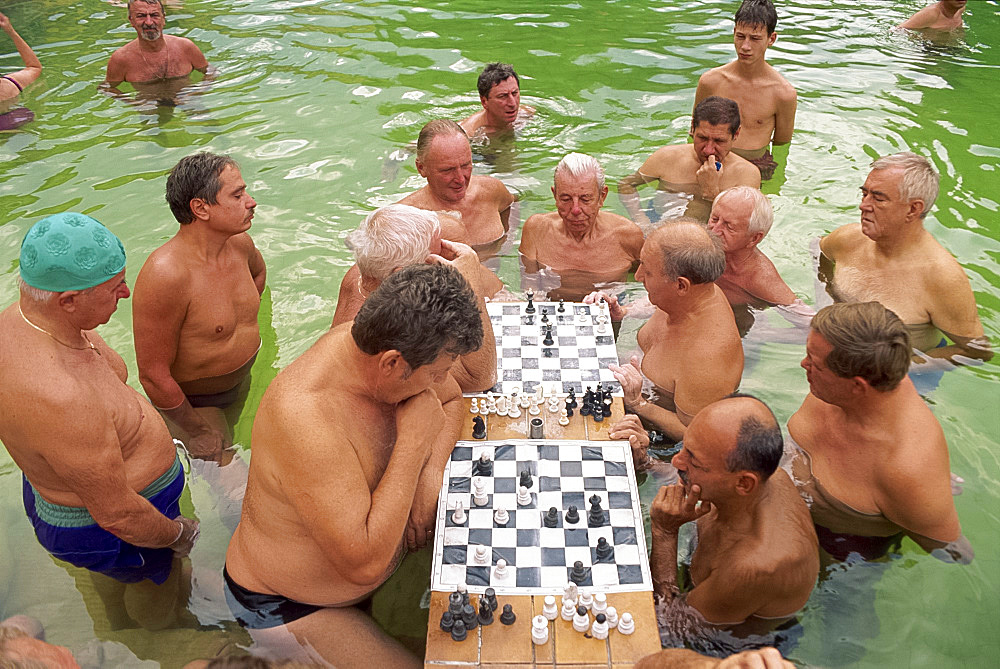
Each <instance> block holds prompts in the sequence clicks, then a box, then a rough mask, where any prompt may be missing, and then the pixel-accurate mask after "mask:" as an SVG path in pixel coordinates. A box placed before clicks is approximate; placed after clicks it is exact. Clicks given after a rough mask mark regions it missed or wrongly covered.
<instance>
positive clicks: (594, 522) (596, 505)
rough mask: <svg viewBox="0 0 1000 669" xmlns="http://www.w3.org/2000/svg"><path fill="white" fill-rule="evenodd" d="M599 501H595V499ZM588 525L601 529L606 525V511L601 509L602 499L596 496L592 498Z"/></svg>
mask: <svg viewBox="0 0 1000 669" xmlns="http://www.w3.org/2000/svg"><path fill="white" fill-rule="evenodd" d="M595 497H596V498H597V499H594V498H595ZM587 524H588V525H590V526H591V527H594V526H597V527H600V526H601V525H603V524H604V509H602V508H601V498H600V497H597V495H594V497H591V498H590V514H589V515H588V516H587Z"/></svg>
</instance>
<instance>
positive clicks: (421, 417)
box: [396, 388, 445, 467]
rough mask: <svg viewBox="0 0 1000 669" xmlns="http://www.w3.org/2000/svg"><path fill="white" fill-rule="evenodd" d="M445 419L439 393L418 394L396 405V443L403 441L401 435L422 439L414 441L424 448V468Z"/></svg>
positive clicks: (426, 391) (429, 390)
mask: <svg viewBox="0 0 1000 669" xmlns="http://www.w3.org/2000/svg"><path fill="white" fill-rule="evenodd" d="M444 419H445V416H444V410H443V409H442V408H441V400H439V399H438V396H437V393H435V392H434V391H433V390H432V389H430V388H428V389H427V390H425V391H423V392H421V393H417V394H416V395H414V396H413V397H410V398H408V399H406V400H404V401H402V402H400V403H399V404H397V405H396V435H397V436H396V443H397V444H398V443H399V442H400V441H401V440H400V438H399V436H400V435H406V436H407V437H413V436H419V437H422V438H420V439H414V443H419V444H421V445H422V447H423V448H424V453H423V457H422V458H421V460H420V466H421V467H422V466H423V465H424V463H425V462H427V458H428V457H429V456H430V454H431V448H430V445H431V444H432V443H434V439H435V437H437V433H438V432H440V431H441V426H442V425H444ZM407 441H409V439H407Z"/></svg>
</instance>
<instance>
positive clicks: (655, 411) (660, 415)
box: [608, 355, 693, 443]
mask: <svg viewBox="0 0 1000 669" xmlns="http://www.w3.org/2000/svg"><path fill="white" fill-rule="evenodd" d="M608 368H609V369H610V370H611V373H612V374H614V375H615V379H617V381H618V383H620V384H621V386H622V392H623V393H624V398H623V399H624V401H625V408H626V409H628V410H629V411H630V412H632V413H634V414H636V415H637V416H639V417H640V418H642V419H644V420H645V421H647V422H648V423H652V424H653V425H655V426H656V427H657V428H658V429H659V430H661V431H662V432H663V433H664V434H666V435H667V437H669V438H670V439H671V440H673V442H674V443H677V442H678V441H680V440H681V439H683V438H684V430H686V429H687V425H688V423H690V422H691V419H692V418H693V415H692V416H685V415H684V414H683V413H681V412H677V413H674V412H672V411H668V410H666V409H664V408H663V407H661V406H657V405H655V404H653V403H652V402H647V401H646V399H645V398H643V396H642V371H641V370H640V369H639V358H638V357H637V356H634V355H633V356H632V359H631V360H630V361H629V364H627V365H609V366H608ZM682 417H683V418H685V419H686V420H682Z"/></svg>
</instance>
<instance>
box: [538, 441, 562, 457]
mask: <svg viewBox="0 0 1000 669" xmlns="http://www.w3.org/2000/svg"><path fill="white" fill-rule="evenodd" d="M538 459H539V460H558V459H559V447H558V446H555V445H553V444H542V445H541V446H539V447H538Z"/></svg>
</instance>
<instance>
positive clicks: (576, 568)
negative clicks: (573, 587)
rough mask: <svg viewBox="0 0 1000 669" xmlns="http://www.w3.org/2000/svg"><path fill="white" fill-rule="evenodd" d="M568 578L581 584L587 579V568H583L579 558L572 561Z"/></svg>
mask: <svg viewBox="0 0 1000 669" xmlns="http://www.w3.org/2000/svg"><path fill="white" fill-rule="evenodd" d="M569 580H571V581H573V582H574V583H576V584H577V585H581V584H582V583H583V582H584V581H586V580H587V570H586V569H584V567H583V563H582V562H580V561H579V560H577V561H576V562H574V563H573V568H572V569H571V570H570V572H569Z"/></svg>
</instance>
